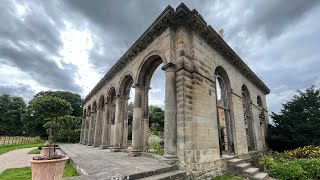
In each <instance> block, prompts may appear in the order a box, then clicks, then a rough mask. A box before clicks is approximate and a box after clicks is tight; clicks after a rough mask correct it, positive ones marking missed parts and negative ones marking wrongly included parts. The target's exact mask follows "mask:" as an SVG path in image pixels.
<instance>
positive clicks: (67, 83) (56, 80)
mask: <svg viewBox="0 0 320 180" xmlns="http://www.w3.org/2000/svg"><path fill="white" fill-rule="evenodd" d="M1 6H4V5H3V4H2V5H1ZM26 6H27V7H28V10H27V14H26V15H25V16H24V17H18V16H17V15H16V14H14V13H13V12H14V11H15V7H14V3H8V4H6V8H2V11H1V14H0V17H1V19H2V20H3V22H2V23H3V24H6V26H1V27H0V34H1V39H2V41H1V42H0V55H1V58H2V62H3V63H6V64H9V65H11V66H16V67H18V68H19V69H21V71H24V72H26V73H28V74H30V75H31V77H32V78H33V79H34V80H36V81H38V82H39V83H40V84H41V85H42V86H44V87H49V88H52V89H63V90H69V91H73V92H78V93H79V92H81V91H82V90H81V88H80V86H79V85H78V84H76V83H75V82H74V79H73V78H74V76H75V71H76V68H75V67H74V66H73V65H71V64H64V63H62V66H63V69H61V68H59V67H58V65H57V64H56V63H55V62H54V58H55V59H59V58H61V57H60V55H59V51H60V50H61V48H62V47H63V43H62V41H61V39H60V31H61V30H63V29H64V26H63V25H62V24H63V23H62V21H61V18H57V16H55V17H53V16H49V15H48V14H46V9H45V7H42V6H38V5H36V4H33V3H28V4H27V5H26ZM56 13H58V12H56ZM56 19H57V20H56ZM37 47H38V48H37Z"/></svg>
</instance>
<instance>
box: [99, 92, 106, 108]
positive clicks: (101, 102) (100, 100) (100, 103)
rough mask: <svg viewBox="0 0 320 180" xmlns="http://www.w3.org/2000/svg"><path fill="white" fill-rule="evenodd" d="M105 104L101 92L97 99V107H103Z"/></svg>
mask: <svg viewBox="0 0 320 180" xmlns="http://www.w3.org/2000/svg"><path fill="white" fill-rule="evenodd" d="M104 105H105V97H104V95H103V94H101V95H100V98H99V101H98V107H99V108H104Z"/></svg>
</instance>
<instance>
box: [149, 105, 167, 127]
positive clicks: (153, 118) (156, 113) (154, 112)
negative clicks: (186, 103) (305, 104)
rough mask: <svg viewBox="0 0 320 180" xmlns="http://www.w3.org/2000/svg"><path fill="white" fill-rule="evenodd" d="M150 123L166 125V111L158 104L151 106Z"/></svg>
mask: <svg viewBox="0 0 320 180" xmlns="http://www.w3.org/2000/svg"><path fill="white" fill-rule="evenodd" d="M149 123H150V124H151V123H156V124H158V125H159V126H160V127H164V111H163V110H162V109H161V108H160V107H157V106H152V105H151V106H149Z"/></svg>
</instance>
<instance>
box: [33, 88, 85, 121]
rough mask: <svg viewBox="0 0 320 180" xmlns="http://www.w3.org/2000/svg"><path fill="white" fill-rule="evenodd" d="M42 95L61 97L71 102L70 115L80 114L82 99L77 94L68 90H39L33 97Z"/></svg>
mask: <svg viewBox="0 0 320 180" xmlns="http://www.w3.org/2000/svg"><path fill="white" fill-rule="evenodd" d="M44 96H52V97H58V98H61V99H63V100H65V101H67V102H69V103H70V104H71V107H72V113H71V115H72V116H76V117H79V116H82V100H81V96H80V95H79V94H75V93H71V92H68V91H41V92H39V93H37V94H36V95H35V96H34V98H40V97H44Z"/></svg>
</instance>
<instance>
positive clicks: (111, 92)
mask: <svg viewBox="0 0 320 180" xmlns="http://www.w3.org/2000/svg"><path fill="white" fill-rule="evenodd" d="M116 95H117V91H116V88H115V86H114V85H111V86H110V87H109V89H108V91H107V103H114V101H115V96H116Z"/></svg>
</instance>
